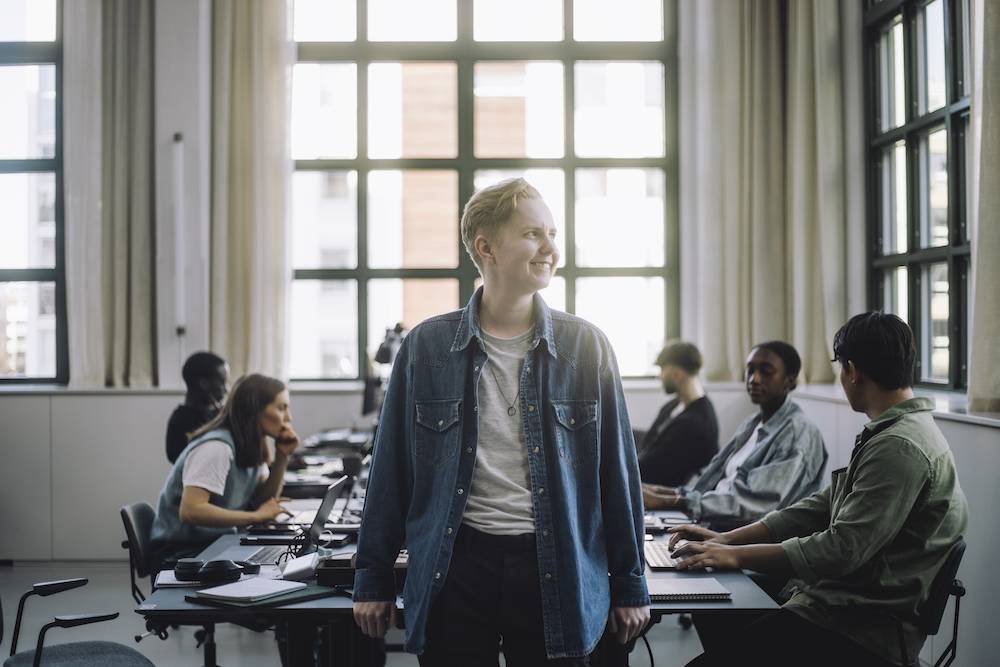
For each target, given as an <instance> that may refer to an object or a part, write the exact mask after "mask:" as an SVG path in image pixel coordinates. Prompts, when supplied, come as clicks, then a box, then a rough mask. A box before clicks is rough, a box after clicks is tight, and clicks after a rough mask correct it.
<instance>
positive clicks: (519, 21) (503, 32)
mask: <svg viewBox="0 0 1000 667" xmlns="http://www.w3.org/2000/svg"><path fill="white" fill-rule="evenodd" d="M562 4H563V3H562V0H475V5H473V12H472V21H473V26H472V34H473V37H474V38H475V40H476V41H479V42H490V41H510V42H543V41H554V40H561V39H562V38H563V16H562V9H563V8H562Z"/></svg>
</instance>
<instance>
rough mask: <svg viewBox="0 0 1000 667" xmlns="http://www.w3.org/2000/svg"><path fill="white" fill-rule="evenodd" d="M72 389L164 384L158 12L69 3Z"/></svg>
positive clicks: (122, 2)
mask: <svg viewBox="0 0 1000 667" xmlns="http://www.w3.org/2000/svg"><path fill="white" fill-rule="evenodd" d="M64 11H65V14H64V18H65V21H64V25H65V26H66V35H65V47H66V58H65V63H66V74H65V76H66V88H65V97H66V107H65V117H66V119H67V126H66V164H65V168H66V174H65V192H66V283H67V316H68V329H69V350H70V382H71V384H72V385H74V386H101V385H105V386H128V387H148V386H152V385H153V384H155V383H156V351H155V349H156V348H155V333H154V332H155V326H154V324H153V323H154V321H155V312H156V308H155V295H154V286H155V276H154V274H153V266H154V248H153V239H154V231H153V221H154V214H153V198H152V197H153V139H152V136H153V134H152V131H153V88H152V80H153V76H152V74H153V61H152V50H153V5H152V3H151V2H150V1H149V0H136V1H130V0H104V1H103V2H100V1H95V0H83V1H81V2H72V3H65V10H64Z"/></svg>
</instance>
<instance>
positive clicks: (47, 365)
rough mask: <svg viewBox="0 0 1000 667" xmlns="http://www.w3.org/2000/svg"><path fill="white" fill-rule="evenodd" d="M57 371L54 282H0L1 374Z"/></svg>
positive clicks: (32, 374) (40, 374)
mask: <svg viewBox="0 0 1000 667" xmlns="http://www.w3.org/2000/svg"><path fill="white" fill-rule="evenodd" d="M55 375H56V284H55V283H53V282H41V283H34V282H17V283H0V377H4V378H15V377H38V378H54V377H55Z"/></svg>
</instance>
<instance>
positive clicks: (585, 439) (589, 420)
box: [552, 401, 597, 468]
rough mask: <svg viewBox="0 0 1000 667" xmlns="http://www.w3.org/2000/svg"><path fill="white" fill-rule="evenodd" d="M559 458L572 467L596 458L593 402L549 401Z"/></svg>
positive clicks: (595, 407) (595, 418)
mask: <svg viewBox="0 0 1000 667" xmlns="http://www.w3.org/2000/svg"><path fill="white" fill-rule="evenodd" d="M552 411H553V415H554V417H555V435H556V447H557V448H558V450H559V458H561V459H563V460H564V461H566V462H567V463H569V464H571V465H572V466H573V467H574V468H575V467H578V466H580V464H590V463H592V462H593V461H594V460H595V459H596V458H597V401H552Z"/></svg>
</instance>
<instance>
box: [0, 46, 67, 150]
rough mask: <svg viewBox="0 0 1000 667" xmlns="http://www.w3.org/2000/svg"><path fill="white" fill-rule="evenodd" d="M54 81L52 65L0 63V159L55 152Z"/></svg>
mask: <svg viewBox="0 0 1000 667" xmlns="http://www.w3.org/2000/svg"><path fill="white" fill-rule="evenodd" d="M55 85H56V68H55V66H54V65H17V66H9V67H0V100H3V104H2V105H0V113H2V118H3V122H2V123H0V159H15V160H16V159H19V158H48V157H53V156H54V155H55V146H56V88H55Z"/></svg>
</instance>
